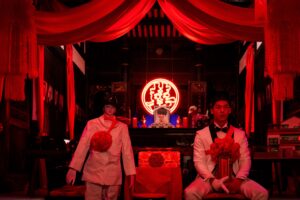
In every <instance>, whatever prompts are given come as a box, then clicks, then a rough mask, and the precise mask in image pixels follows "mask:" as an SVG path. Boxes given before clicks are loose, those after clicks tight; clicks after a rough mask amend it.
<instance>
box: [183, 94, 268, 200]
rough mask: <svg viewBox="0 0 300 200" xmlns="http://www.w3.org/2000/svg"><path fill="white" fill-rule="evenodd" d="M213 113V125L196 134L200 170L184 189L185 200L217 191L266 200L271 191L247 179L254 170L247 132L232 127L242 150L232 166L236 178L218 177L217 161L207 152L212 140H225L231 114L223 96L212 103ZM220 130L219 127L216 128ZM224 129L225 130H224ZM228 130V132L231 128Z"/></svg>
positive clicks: (195, 145)
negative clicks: (216, 170)
mask: <svg viewBox="0 0 300 200" xmlns="http://www.w3.org/2000/svg"><path fill="white" fill-rule="evenodd" d="M211 113H212V115H213V116H214V121H213V124H211V125H210V126H207V127H205V128H204V129H202V130H199V131H197V133H196V136H195V141H194V165H195V168H196V170H197V173H198V175H197V177H196V179H195V180H194V181H193V182H192V183H191V184H190V185H189V186H188V187H187V188H186V189H185V191H184V195H185V199H186V200H196V199H197V200H201V199H202V197H203V196H205V195H206V194H208V193H210V192H213V191H218V192H226V193H242V194H244V195H245V196H246V197H247V198H249V199H252V200H267V199H268V191H267V190H266V189H265V188H263V187H262V186H261V185H259V184H258V183H256V182H255V181H253V180H250V179H249V178H248V175H249V171H250V168H251V158H250V152H249V149H248V142H247V138H246V135H245V132H244V131H242V130H240V129H237V128H235V127H233V126H232V125H230V129H231V130H232V131H233V134H232V135H233V136H232V137H233V139H234V142H235V143H238V144H239V146H240V148H239V151H240V157H239V158H238V160H236V161H235V162H234V163H233V166H232V168H233V169H232V171H233V174H234V176H233V179H231V180H230V181H229V179H228V176H227V177H223V178H220V179H218V178H216V177H215V173H214V172H215V170H214V169H215V167H216V162H215V161H213V159H212V157H211V155H210V154H207V150H209V149H210V145H211V144H212V143H213V140H214V139H213V138H216V137H217V138H224V137H225V136H226V132H227V130H226V128H225V127H228V126H229V124H228V116H229V114H230V113H231V107H230V102H229V99H228V97H227V96H226V95H224V94H221V93H220V94H219V96H216V98H215V99H214V101H213V102H212V108H211ZM215 127H217V128H215ZM222 128H225V129H222ZM228 128H229V127H228ZM228 128H227V129H228Z"/></svg>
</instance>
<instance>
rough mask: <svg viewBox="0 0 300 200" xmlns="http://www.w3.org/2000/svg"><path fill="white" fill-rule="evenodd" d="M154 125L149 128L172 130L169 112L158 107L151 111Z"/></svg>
mask: <svg viewBox="0 0 300 200" xmlns="http://www.w3.org/2000/svg"><path fill="white" fill-rule="evenodd" d="M153 114H154V123H153V124H151V125H150V128H174V125H172V124H171V123H170V110H169V109H168V108H166V107H158V108H156V109H155V110H154V111H153Z"/></svg>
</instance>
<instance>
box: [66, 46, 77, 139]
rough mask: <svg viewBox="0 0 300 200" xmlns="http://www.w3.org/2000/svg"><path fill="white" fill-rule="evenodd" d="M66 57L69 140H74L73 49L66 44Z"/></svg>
mask: <svg viewBox="0 0 300 200" xmlns="http://www.w3.org/2000/svg"><path fill="white" fill-rule="evenodd" d="M65 49H66V57H67V64H66V69H67V79H66V80H67V104H68V105H67V106H68V127H69V133H70V139H74V122H75V83H74V68H73V48H72V45H70V44H68V45H66V47H65Z"/></svg>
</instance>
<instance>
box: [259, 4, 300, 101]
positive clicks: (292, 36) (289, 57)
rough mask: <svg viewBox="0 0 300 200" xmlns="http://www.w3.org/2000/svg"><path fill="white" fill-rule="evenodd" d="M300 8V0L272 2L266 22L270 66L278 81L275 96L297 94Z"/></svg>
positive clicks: (274, 86)
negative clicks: (295, 81)
mask: <svg viewBox="0 0 300 200" xmlns="http://www.w3.org/2000/svg"><path fill="white" fill-rule="evenodd" d="M299 10H300V1H299V0H289V1H284V0H270V1H269V2H268V9H267V11H268V12H267V16H266V19H267V20H266V25H265V30H266V31H265V42H266V66H267V68H268V72H269V74H270V76H271V77H272V78H273V81H274V85H273V89H274V92H273V95H274V99H275V100H286V99H292V98H293V84H294V83H293V80H294V77H295V75H296V74H297V73H299V72H300V59H299V57H300V25H299V23H300V14H299ZM279 13H280V14H279Z"/></svg>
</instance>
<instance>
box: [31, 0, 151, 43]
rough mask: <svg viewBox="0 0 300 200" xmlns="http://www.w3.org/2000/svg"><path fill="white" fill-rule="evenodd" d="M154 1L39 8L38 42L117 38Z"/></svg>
mask: <svg viewBox="0 0 300 200" xmlns="http://www.w3.org/2000/svg"><path fill="white" fill-rule="evenodd" d="M154 3H155V0H132V1H124V0H123V1H121V0H117V1H110V0H103V1H91V2H89V3H86V4H84V5H82V6H78V7H75V8H72V9H67V10H65V12H57V13H53V12H45V11H37V12H36V13H35V20H36V26H37V32H38V42H39V43H41V44H47V45H61V44H72V43H76V42H79V41H84V40H92V41H97V42H106V41H110V40H114V39H117V38H119V37H121V36H123V35H124V34H126V33H127V32H129V31H130V30H131V29H132V28H133V27H134V26H135V25H137V24H138V22H139V21H140V20H141V19H142V18H143V17H144V16H145V15H146V13H147V12H148V11H149V10H150V9H151V7H152V6H153V4H154Z"/></svg>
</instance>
